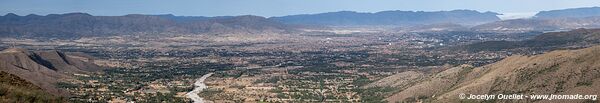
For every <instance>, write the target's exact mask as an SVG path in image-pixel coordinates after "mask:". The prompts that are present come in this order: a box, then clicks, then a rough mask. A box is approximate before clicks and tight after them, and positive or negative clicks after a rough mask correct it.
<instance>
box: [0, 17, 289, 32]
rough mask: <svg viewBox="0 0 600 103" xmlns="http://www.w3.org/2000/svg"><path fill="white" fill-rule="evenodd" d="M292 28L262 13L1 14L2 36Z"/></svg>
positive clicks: (243, 30)
mask: <svg viewBox="0 0 600 103" xmlns="http://www.w3.org/2000/svg"><path fill="white" fill-rule="evenodd" d="M288 30H291V28H289V27H288V26H287V25H284V24H281V23H278V22H275V21H271V20H268V19H266V18H264V17H260V16H251V15H244V16H231V17H183V16H173V15H141V14H130V15H125V16H93V15H90V14H86V13H68V14H50V15H46V16H39V15H33V14H32V15H27V16H18V15H15V14H12V13H9V14H6V15H5V16H0V36H15V37H82V36H111V35H130V34H144V35H152V34H154V35H156V34H224V33H237V34H259V33H281V32H286V31H288Z"/></svg>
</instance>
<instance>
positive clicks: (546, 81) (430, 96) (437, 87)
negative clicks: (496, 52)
mask: <svg viewBox="0 0 600 103" xmlns="http://www.w3.org/2000/svg"><path fill="white" fill-rule="evenodd" d="M598 62H600V46H595V47H590V48H585V49H579V50H558V51H553V52H549V53H545V54H541V55H534V56H520V55H516V56H511V57H508V58H505V59H503V60H501V61H499V62H496V63H493V64H489V65H485V66H482V67H472V66H468V65H463V66H458V67H454V68H450V69H447V70H443V71H441V72H435V73H431V74H428V75H425V76H423V73H417V74H415V73H399V74H397V75H394V76H392V77H406V79H403V80H396V79H382V80H383V81H377V82H375V83H378V84H393V85H392V86H395V88H399V89H400V90H399V92H397V93H395V94H393V95H391V96H389V97H387V98H386V100H387V101H388V102H417V101H422V102H439V103H456V102H484V101H483V100H466V99H460V97H459V95H460V94H463V93H464V94H496V95H498V94H524V95H530V94H548V95H549V94H580V95H598V93H600V65H599V64H598ZM390 80H393V81H390ZM388 82H389V83H388ZM371 86H380V85H377V84H371ZM485 102H540V103H546V102H556V103H565V102H595V101H592V100H590V99H587V100H585V99H576V100H536V99H523V100H498V99H494V100H488V101H485Z"/></svg>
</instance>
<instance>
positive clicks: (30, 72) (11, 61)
mask: <svg viewBox="0 0 600 103" xmlns="http://www.w3.org/2000/svg"><path fill="white" fill-rule="evenodd" d="M89 61H90V60H89V59H86V58H84V57H77V56H70V55H65V54H64V53H62V52H58V51H37V52H31V51H27V50H23V49H17V48H9V49H6V50H4V51H2V52H0V71H3V72H6V73H9V74H13V75H16V76H18V77H20V78H22V79H24V80H26V81H28V82H31V83H32V84H34V85H35V86H38V87H40V88H41V89H43V90H44V91H47V92H49V93H51V94H55V95H63V96H64V95H67V94H68V93H66V92H65V91H62V90H60V89H57V88H56V87H55V86H56V83H57V82H59V80H61V79H65V78H71V76H72V75H73V74H85V73H89V72H93V71H99V70H101V67H99V66H97V65H95V64H92V63H91V62H89Z"/></svg>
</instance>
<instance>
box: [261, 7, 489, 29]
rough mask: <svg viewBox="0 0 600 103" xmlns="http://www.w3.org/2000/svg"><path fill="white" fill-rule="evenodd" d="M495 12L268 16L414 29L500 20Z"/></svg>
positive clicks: (291, 20)
mask: <svg viewBox="0 0 600 103" xmlns="http://www.w3.org/2000/svg"><path fill="white" fill-rule="evenodd" d="M496 15H499V14H498V13H494V12H478V11H474V10H452V11H435V12H424V11H381V12H376V13H360V12H354V11H339V12H328V13H320V14H304V15H290V16H282V17H271V18H269V19H273V20H276V21H280V22H283V23H287V24H302V25H330V26H363V25H366V26H368V25H395V26H413V25H427V24H438V23H456V24H461V25H477V24H483V23H488V22H493V21H499V20H500V18H498V17H497V16H496Z"/></svg>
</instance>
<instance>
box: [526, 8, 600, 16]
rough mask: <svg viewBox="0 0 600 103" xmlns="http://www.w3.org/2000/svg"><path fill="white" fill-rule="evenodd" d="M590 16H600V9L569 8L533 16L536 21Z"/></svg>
mask: <svg viewBox="0 0 600 103" xmlns="http://www.w3.org/2000/svg"><path fill="white" fill-rule="evenodd" d="M591 16H600V7H585V8H571V9H562V10H550V11H540V12H539V13H537V14H535V16H534V18H536V19H557V18H583V17H591Z"/></svg>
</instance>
